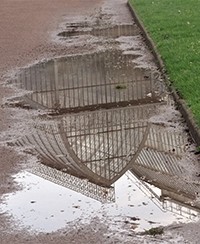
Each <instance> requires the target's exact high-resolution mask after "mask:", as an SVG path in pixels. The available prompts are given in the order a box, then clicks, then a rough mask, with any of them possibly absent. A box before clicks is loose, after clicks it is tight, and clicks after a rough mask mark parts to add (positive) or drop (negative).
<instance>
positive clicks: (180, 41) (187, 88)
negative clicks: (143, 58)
mask: <svg viewBox="0 0 200 244" xmlns="http://www.w3.org/2000/svg"><path fill="white" fill-rule="evenodd" d="M129 1H130V3H131V4H132V6H133V7H134V9H135V10H136V12H137V14H138V16H139V17H140V19H141V20H142V22H143V24H144V26H145V28H146V30H147V31H148V32H149V34H150V36H151V37H152V39H153V41H154V43H155V45H156V47H157V50H158V51H159V53H160V54H161V57H162V60H163V61H164V64H165V67H166V70H167V74H168V76H169V79H170V81H171V82H172V84H173V86H174V88H176V90H177V91H178V93H179V94H180V96H181V98H183V99H184V100H185V101H186V103H187V105H188V106H189V107H190V109H191V111H192V112H193V115H194V118H195V120H196V122H197V124H198V125H199V126H200V12H199V10H200V0H129Z"/></svg>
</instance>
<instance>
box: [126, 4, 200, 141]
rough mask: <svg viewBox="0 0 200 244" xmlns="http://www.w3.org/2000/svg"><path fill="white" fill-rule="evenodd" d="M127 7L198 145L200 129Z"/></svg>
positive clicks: (141, 27)
mask: <svg viewBox="0 0 200 244" xmlns="http://www.w3.org/2000/svg"><path fill="white" fill-rule="evenodd" d="M127 5H128V7H129V9H130V11H131V13H132V16H133V18H134V21H135V22H136V24H137V25H138V27H139V28H140V30H141V35H142V36H143V38H144V40H145V43H146V44H147V46H148V48H149V49H150V51H151V52H152V54H153V56H154V58H155V60H156V64H157V66H158V68H159V70H160V72H161V75H162V77H163V79H164V81H165V82H166V84H167V86H168V89H169V91H170V93H171V94H172V96H173V98H174V100H175V103H176V104H177V106H178V109H179V111H180V112H181V114H182V116H183V118H184V119H185V121H186V123H187V126H188V128H189V133H190V135H191V136H192V138H193V140H194V141H195V143H196V144H197V145H200V129H199V127H198V126H197V124H196V122H195V120H194V116H193V114H192V112H191V111H190V109H189V108H188V106H187V105H186V103H185V101H184V100H183V99H181V98H180V97H179V95H178V93H177V91H176V90H175V88H174V87H173V86H172V84H171V82H170V80H169V78H168V77H167V75H166V72H165V71H166V70H165V66H164V63H163V60H162V58H161V56H160V54H159V53H158V51H157V48H156V46H155V44H154V42H153V40H152V39H151V37H150V35H149V33H148V32H147V31H146V29H145V27H144V25H143V23H142V21H141V20H140V18H139V16H138V15H137V13H136V11H135V10H134V8H133V7H132V6H131V4H130V3H129V2H128V3H127Z"/></svg>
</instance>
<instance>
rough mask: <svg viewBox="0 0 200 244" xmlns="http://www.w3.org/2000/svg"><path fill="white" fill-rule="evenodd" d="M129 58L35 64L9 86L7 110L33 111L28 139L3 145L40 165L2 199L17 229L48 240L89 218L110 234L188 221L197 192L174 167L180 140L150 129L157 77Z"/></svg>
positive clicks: (97, 32)
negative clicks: (18, 93) (14, 92)
mask: <svg viewBox="0 0 200 244" xmlns="http://www.w3.org/2000/svg"><path fill="white" fill-rule="evenodd" d="M136 32H137V28H135V27H134V26H132V25H119V26H112V27H109V28H108V27H99V26H98V27H97V28H94V27H87V28H86V27H85V26H84V25H83V26H80V25H75V24H71V25H69V26H68V27H67V31H65V32H63V33H60V34H59V35H60V36H66V37H75V36H77V35H78V36H80V35H85V34H87V35H93V36H96V37H100V36H103V37H107V38H118V37H121V36H126V37H128V36H132V35H135V34H136ZM137 58H138V56H137V55H136V54H134V53H133V52H129V53H128V52H123V50H119V49H117V48H110V49H107V50H104V51H99V52H96V53H88V54H77V55H69V56H65V57H60V58H55V59H53V60H49V61H45V62H40V63H38V64H36V65H34V66H30V67H27V68H25V69H23V70H21V72H20V73H19V74H18V76H17V78H16V80H15V81H14V83H15V84H16V86H18V87H19V88H20V89H22V90H25V91H28V92H27V94H26V95H24V96H23V97H20V98H19V97H18V98H15V99H12V100H10V101H9V102H8V103H9V104H11V103H12V104H13V105H14V106H20V107H23V108H26V109H40V110H43V116H38V118H36V119H35V123H34V126H33V127H34V128H31V129H32V130H31V131H30V133H28V134H26V135H24V136H22V137H21V138H19V139H18V140H16V141H9V142H8V145H9V146H17V147H20V148H21V149H23V148H26V149H27V148H29V149H31V150H30V153H33V154H34V155H37V157H38V160H39V161H40V162H41V164H35V165H33V168H32V169H30V170H31V172H32V173H34V174H30V173H25V172H23V173H20V174H18V175H16V181H17V182H19V183H21V184H22V185H23V186H24V190H22V191H19V192H16V194H9V195H6V196H5V201H4V204H3V205H2V211H6V212H8V213H9V214H11V215H12V216H13V218H14V219H15V221H18V222H19V223H20V225H21V228H23V226H25V227H30V230H34V231H44V232H51V231H55V230H58V229H60V228H63V227H66V226H68V227H70V225H71V224H75V223H79V222H80V223H89V222H90V220H92V218H94V217H98V218H100V220H101V221H104V222H106V223H107V224H108V225H109V226H110V227H111V228H114V229H119V230H120V229H121V228H124V229H127V230H130V229H132V230H133V229H134V230H135V231H141V230H144V229H148V228H151V227H156V226H159V225H168V224H171V223H172V222H173V221H183V222H187V221H188V220H196V219H198V216H199V213H198V212H199V209H200V205H199V202H198V193H199V184H198V183H197V182H187V181H186V180H185V176H186V175H187V172H186V170H185V168H183V166H182V165H181V164H180V162H181V160H182V159H183V157H184V154H185V152H186V144H187V138H186V136H185V135H184V134H183V133H181V132H177V130H175V129H174V130H172V129H171V128H170V130H167V128H166V127H167V126H166V124H165V123H153V122H150V121H151V118H152V117H153V116H156V115H158V114H159V111H160V110H159V109H160V108H161V107H162V106H163V105H165V106H167V105H168V101H169V97H168V92H167V90H166V87H165V85H164V84H163V82H162V79H161V78H160V75H159V73H158V72H155V71H154V70H151V69H149V68H148V69H144V68H138V67H137V66H136V64H135V62H134V61H135V60H136V59H137ZM45 179H46V180H45ZM141 180H143V181H141ZM53 183H56V184H53ZM150 183H151V184H152V185H150ZM141 190H142V191H141ZM166 210H169V212H167V211H166ZM170 211H171V213H170ZM175 214H178V215H175ZM177 216H179V217H177Z"/></svg>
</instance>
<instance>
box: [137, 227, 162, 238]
mask: <svg viewBox="0 0 200 244" xmlns="http://www.w3.org/2000/svg"><path fill="white" fill-rule="evenodd" d="M162 234H164V228H163V227H155V228H151V229H149V230H145V231H144V232H141V233H140V235H150V236H156V235H162Z"/></svg>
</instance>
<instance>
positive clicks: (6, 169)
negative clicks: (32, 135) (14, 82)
mask: <svg viewBox="0 0 200 244" xmlns="http://www.w3.org/2000/svg"><path fill="white" fill-rule="evenodd" d="M103 4H105V3H104V1H103V0H84V1H83V0H82V1H80V0H73V1H70V0H57V1H52V0H29V1H27V0H20V1H16V0H10V1H7V0H1V4H0V5H1V6H0V33H1V34H0V57H1V58H0V83H1V84H0V101H1V107H0V155H1V159H0V184H1V188H0V197H1V196H2V195H3V194H6V193H9V192H15V191H17V190H19V188H20V187H19V186H18V185H16V184H15V183H14V181H13V178H12V176H13V175H14V174H16V173H17V172H19V171H20V170H22V169H24V168H25V167H26V166H25V162H26V161H27V156H24V155H22V154H19V153H18V152H16V151H15V150H13V149H12V148H11V147H7V146H6V141H7V140H9V139H10V138H13V137H17V136H18V135H19V134H21V133H24V130H26V129H27V128H26V126H27V124H29V119H30V114H29V113H28V112H25V111H23V110H21V109H17V108H8V107H6V106H4V101H5V99H6V98H7V97H10V96H14V95H15V94H16V91H15V90H14V89H13V88H11V87H9V86H7V85H5V81H6V79H7V78H9V77H10V76H12V74H14V71H15V70H17V68H20V67H24V66H26V65H27V64H31V63H34V62H37V61H38V60H42V59H47V58H51V57H55V56H60V55H65V54H69V53H74V52H77V50H79V49H80V50H81V51H82V52H83V51H84V50H85V51H88V50H92V49H94V48H95V47H94V46H92V45H90V43H88V44H87V45H84V46H82V45H78V43H77V44H75V45H74V43H73V48H72V46H70V45H68V46H65V45H63V43H62V42H59V41H58V40H57V39H56V37H55V33H58V30H59V29H60V30H61V29H62V27H63V23H65V21H66V20H67V19H69V18H70V19H72V20H73V19H77V18H78V19H81V20H84V19H85V18H88V17H90V18H91V19H92V18H95V16H96V15H97V14H98V13H99V11H100V12H101V8H102V6H103ZM113 4H114V5H113ZM113 6H115V9H114V10H112V8H113ZM105 9H106V10H107V13H108V15H113V16H112V17H113V20H114V21H116V22H120V21H123V22H129V21H131V16H130V14H129V13H128V9H127V8H126V1H124V0H117V1H113V0H109V1H107V3H106V7H105ZM113 12H115V14H113ZM102 16H103V15H102ZM102 18H103V17H102ZM13 128H14V129H15V130H13ZM13 131H15V132H16V134H14V133H13ZM0 218H1V221H0V243H2V244H3V243H7V244H9V243H16V244H23V243H30V244H31V243H34V244H37V243H38V244H39V243H44V244H48V243H55V244H56V243H59V244H60V243H66V244H67V243H69V244H71V243H77V244H78V243H80V244H84V243H85V244H86V243H94V244H98V243H99V244H101V243H108V244H111V243H199V239H200V234H199V231H198V228H199V225H198V224H189V225H181V226H171V227H167V229H166V235H165V236H164V237H157V238H156V237H155V238H154V237H146V238H145V237H136V236H134V235H133V236H125V235H123V234H118V233H112V235H110V233H109V230H108V226H106V224H105V223H100V221H99V220H98V219H94V220H93V223H92V224H90V225H85V226H72V227H71V228H68V229H66V230H65V229H64V230H61V231H58V232H54V233H47V234H44V233H39V234H38V233H37V234H33V233H32V234H30V233H29V232H28V231H25V230H24V231H18V232H16V231H13V228H12V227H11V226H12V225H13V226H14V225H15V224H14V223H10V221H12V220H9V219H8V218H7V216H6V214H0Z"/></svg>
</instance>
